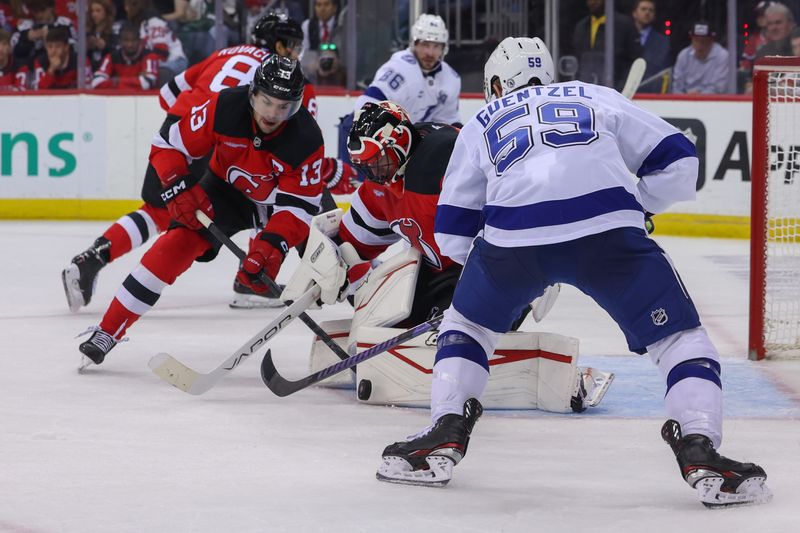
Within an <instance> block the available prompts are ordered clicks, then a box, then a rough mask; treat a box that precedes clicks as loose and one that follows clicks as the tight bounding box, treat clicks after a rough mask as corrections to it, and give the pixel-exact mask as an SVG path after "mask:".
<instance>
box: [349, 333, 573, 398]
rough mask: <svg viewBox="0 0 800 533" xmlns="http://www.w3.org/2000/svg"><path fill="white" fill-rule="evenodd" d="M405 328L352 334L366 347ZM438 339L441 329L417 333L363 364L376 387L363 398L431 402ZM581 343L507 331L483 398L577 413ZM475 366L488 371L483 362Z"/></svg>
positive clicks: (362, 377)
mask: <svg viewBox="0 0 800 533" xmlns="http://www.w3.org/2000/svg"><path fill="white" fill-rule="evenodd" d="M400 331H401V330H398V329H392V328H379V327H363V328H359V329H358V330H356V331H354V332H353V334H352V336H351V338H352V339H353V341H354V342H355V343H356V345H357V348H358V349H359V350H363V349H366V348H369V347H371V346H374V345H375V344H378V343H379V342H382V341H384V340H386V339H388V338H390V337H393V336H394V335H397V334H398V333H400ZM436 340H437V339H436V333H431V334H428V335H424V336H421V337H417V338H416V339H412V340H409V341H407V342H405V343H403V344H402V345H400V346H397V347H395V348H392V349H391V350H389V352H388V353H387V354H386V355H385V356H382V357H376V358H373V359H370V360H369V361H364V362H363V363H361V364H359V365H358V382H359V383H361V382H362V381H364V382H368V383H369V385H370V386H371V391H370V394H369V396H366V397H361V398H360V399H361V400H362V401H364V402H366V403H370V404H377V405H401V406H413V407H428V406H430V405H431V383H432V379H431V378H432V374H433V372H434V359H435V355H436ZM578 345H579V342H578V339H575V338H572V337H565V336H562V335H556V334H552V333H529V332H514V333H508V334H506V335H502V336H501V337H500V340H499V341H498V343H497V348H496V350H495V352H494V353H493V354H492V355H490V356H489V367H490V368H491V374H490V375H489V377H488V381H487V383H486V387H485V389H484V390H483V394H482V396H481V403H482V404H483V405H484V406H485V407H486V408H490V409H536V408H538V409H542V410H547V411H551V412H557V413H568V412H571V410H572V409H571V405H570V402H571V398H572V395H573V393H574V389H575V383H576V380H577V369H576V366H575V361H576V360H577V356H578ZM444 361H446V359H445V360H442V361H440V363H443V362H444ZM440 363H437V365H438V364H440ZM474 366H475V368H479V369H481V370H483V369H482V367H480V366H479V365H477V364H474ZM437 370H438V367H437ZM484 371H485V370H484Z"/></svg>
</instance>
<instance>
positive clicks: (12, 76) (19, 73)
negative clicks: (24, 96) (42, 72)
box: [0, 54, 28, 91]
mask: <svg viewBox="0 0 800 533" xmlns="http://www.w3.org/2000/svg"><path fill="white" fill-rule="evenodd" d="M17 63H18V62H17V61H16V60H15V59H14V56H13V55H11V54H9V56H8V63H7V64H6V66H5V67H2V68H0V91H9V90H11V91H14V90H17V91H22V90H25V82H26V80H27V77H28V67H26V66H25V65H18V64H17Z"/></svg>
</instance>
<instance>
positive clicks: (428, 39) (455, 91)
mask: <svg viewBox="0 0 800 533" xmlns="http://www.w3.org/2000/svg"><path fill="white" fill-rule="evenodd" d="M449 35H450V34H449V32H448V31H447V26H446V25H445V23H444V20H442V17H440V16H438V15H429V14H422V15H420V16H419V18H418V19H417V21H416V22H415V23H414V25H413V26H412V27H411V39H410V43H409V46H408V48H407V49H405V50H400V51H398V52H395V53H394V54H392V57H391V58H389V61H387V62H386V63H384V64H383V65H381V66H380V68H378V70H377V72H375V77H374V78H373V80H372V83H371V84H370V85H369V87H367V89H366V90H365V91H364V94H363V95H361V96H359V97H358V98H357V99H356V104H355V107H354V109H355V110H359V109H361V108H362V107H363V106H364V104H365V103H367V102H375V103H377V102H381V101H384V100H389V101H392V102H394V103H396V104H399V105H400V106H401V107H402V108H403V109H405V110H406V112H407V113H408V114H409V116H410V117H411V122H412V123H417V122H438V123H442V124H460V122H461V118H460V116H459V113H458V96H459V94H460V93H461V77H459V75H458V74H457V73H456V71H455V70H453V68H452V67H451V66H450V65H448V64H447V62H445V60H444V57H445V56H446V55H447V50H448V44H447V42H448V39H449ZM352 125H353V114H352V113H351V114H349V115H347V116H346V117H344V118H343V119H342V122H341V123H340V125H339V128H340V129H339V159H342V160H343V161H349V160H350V159H349V156H348V154H347V135H348V133H349V132H350V128H351V127H352Z"/></svg>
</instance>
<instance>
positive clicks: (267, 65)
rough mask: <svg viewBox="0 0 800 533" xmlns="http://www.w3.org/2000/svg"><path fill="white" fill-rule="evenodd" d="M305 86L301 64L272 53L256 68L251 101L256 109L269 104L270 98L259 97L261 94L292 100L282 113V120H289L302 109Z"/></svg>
mask: <svg viewBox="0 0 800 533" xmlns="http://www.w3.org/2000/svg"><path fill="white" fill-rule="evenodd" d="M304 88H305V77H304V76H303V71H302V70H300V64H299V63H298V62H297V61H295V60H293V59H289V58H288V57H281V56H279V55H278V54H270V55H268V56H267V57H266V58H265V59H264V61H262V62H261V64H260V65H259V66H258V68H256V73H255V75H254V76H253V81H251V82H250V103H251V105H252V106H253V109H254V110H256V111H259V109H264V107H263V106H264V105H269V98H267V99H263V98H258V95H259V94H264V95H266V96H268V97H271V98H277V99H279V100H282V101H284V102H291V105H290V106H288V107H287V108H286V109H285V112H282V113H281V115H282V116H281V120H288V119H289V118H291V117H292V115H294V114H295V113H297V110H298V109H300V105H301V104H302V103H303V89H304Z"/></svg>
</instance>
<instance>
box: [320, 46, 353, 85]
mask: <svg viewBox="0 0 800 533" xmlns="http://www.w3.org/2000/svg"><path fill="white" fill-rule="evenodd" d="M314 78H315V79H316V82H315V83H316V84H317V85H335V86H339V87H341V86H344V83H345V78H344V69H343V68H342V63H341V61H339V49H338V47H337V46H336V44H335V43H322V44H320V45H319V59H318V60H317V71H316V73H315V76H314Z"/></svg>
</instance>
